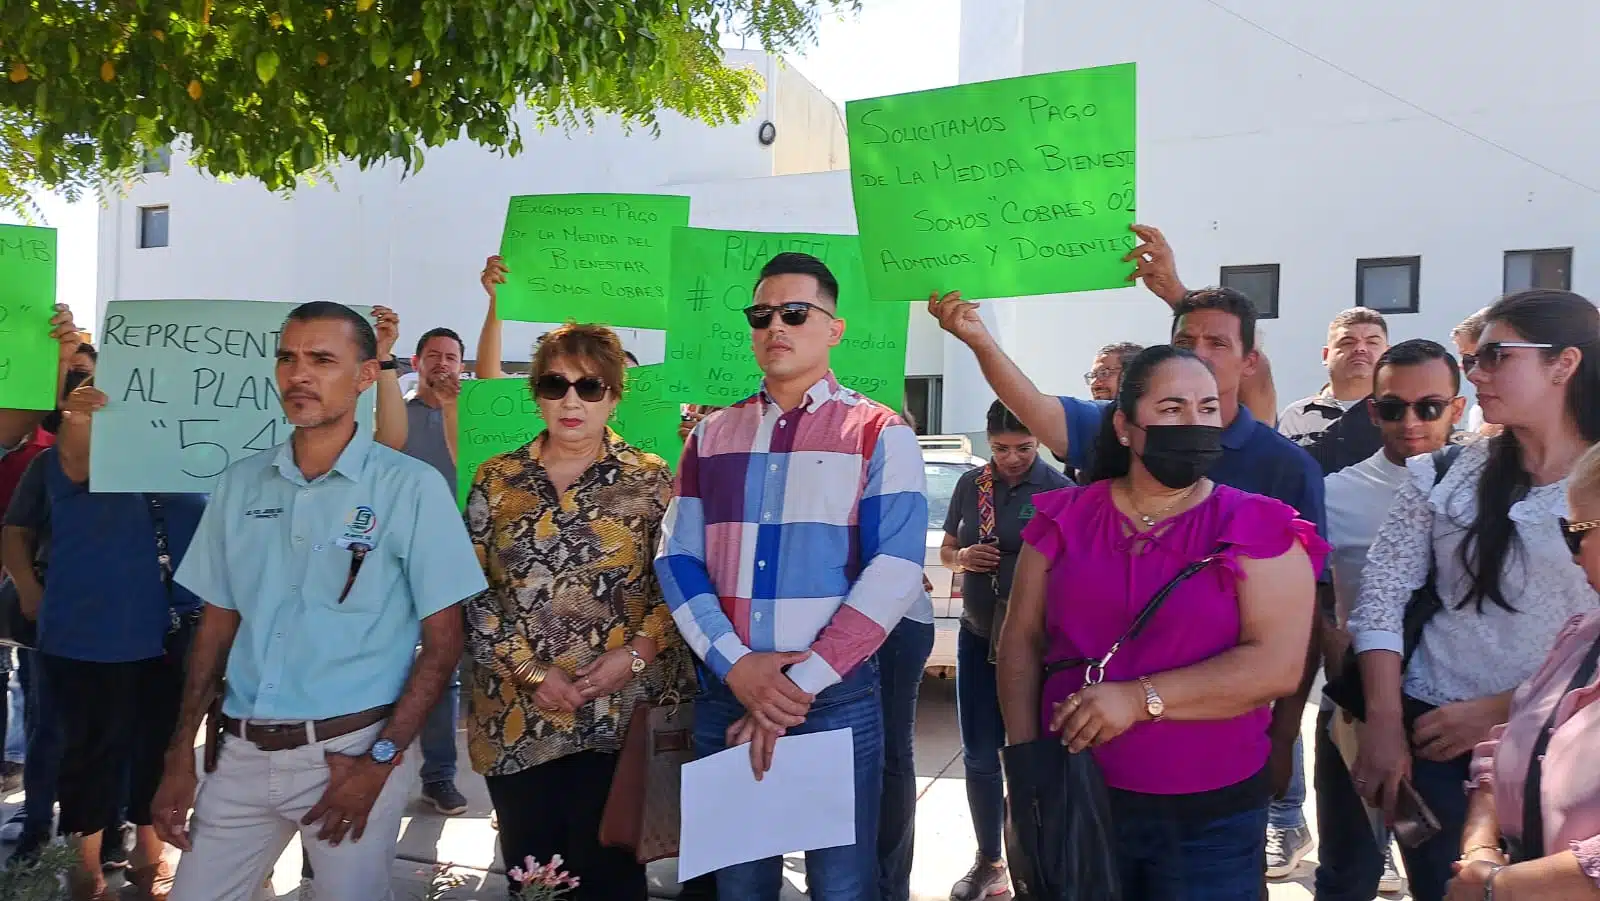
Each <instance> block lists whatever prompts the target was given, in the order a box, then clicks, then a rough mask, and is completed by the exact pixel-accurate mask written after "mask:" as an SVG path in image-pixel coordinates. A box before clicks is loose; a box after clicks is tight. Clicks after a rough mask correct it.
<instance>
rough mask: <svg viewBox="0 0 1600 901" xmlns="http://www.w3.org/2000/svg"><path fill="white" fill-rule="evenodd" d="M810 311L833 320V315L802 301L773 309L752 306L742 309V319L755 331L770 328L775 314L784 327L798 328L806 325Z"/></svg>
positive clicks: (795, 301) (758, 305)
mask: <svg viewBox="0 0 1600 901" xmlns="http://www.w3.org/2000/svg"><path fill="white" fill-rule="evenodd" d="M812 310H816V311H817V312H818V313H821V314H822V315H824V316H826V317H828V318H829V319H833V318H834V315H833V314H832V313H830V312H828V311H827V310H824V309H823V308H821V307H819V306H817V305H816V304H814V303H806V302H805V301H803V300H791V301H789V302H788V303H785V304H780V305H778V306H775V307H769V306H767V305H765V304H759V303H758V304H755V305H754V306H748V307H745V308H744V318H745V319H746V320H747V321H748V322H749V323H750V327H751V328H753V329H756V330H760V329H764V328H767V327H769V326H771V325H772V316H773V314H774V313H776V314H777V316H778V318H779V319H782V320H783V324H784V325H789V326H798V325H805V324H806V318H807V317H809V316H810V315H811V311H812Z"/></svg>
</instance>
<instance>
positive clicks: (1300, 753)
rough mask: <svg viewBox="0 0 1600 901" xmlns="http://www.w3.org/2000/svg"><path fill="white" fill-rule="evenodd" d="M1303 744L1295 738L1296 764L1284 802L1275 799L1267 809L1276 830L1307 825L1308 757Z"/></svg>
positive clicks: (1269, 821)
mask: <svg viewBox="0 0 1600 901" xmlns="http://www.w3.org/2000/svg"><path fill="white" fill-rule="evenodd" d="M1301 744H1302V743H1301V741H1300V739H1299V738H1298V737H1297V738H1295V740H1294V764H1293V765H1292V769H1291V770H1290V771H1289V788H1288V790H1287V791H1285V792H1284V793H1283V800H1282V801H1279V800H1278V799H1276V798H1274V799H1273V800H1272V803H1271V804H1270V805H1268V808H1267V822H1268V823H1269V824H1270V825H1271V826H1272V828H1274V829H1301V828H1304V827H1305V825H1306V809H1305V808H1306V756H1305V750H1304V749H1303V748H1302V746H1301Z"/></svg>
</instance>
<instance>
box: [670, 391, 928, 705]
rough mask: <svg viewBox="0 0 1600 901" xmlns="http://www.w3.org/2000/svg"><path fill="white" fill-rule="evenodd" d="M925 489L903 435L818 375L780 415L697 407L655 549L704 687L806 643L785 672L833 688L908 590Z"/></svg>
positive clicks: (769, 409)
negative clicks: (713, 678) (699, 412)
mask: <svg viewBox="0 0 1600 901" xmlns="http://www.w3.org/2000/svg"><path fill="white" fill-rule="evenodd" d="M924 489H925V479H924V475H923V470H922V452H921V449H920V448H919V447H918V445H917V438H916V434H915V433H914V432H912V431H911V429H910V428H909V427H907V426H906V424H905V423H904V422H902V421H901V420H900V417H899V416H897V415H895V413H894V412H893V411H892V410H890V409H889V408H887V407H885V406H883V405H881V404H878V403H876V402H874V401H871V400H868V399H867V398H865V397H863V396H861V395H860V394H857V393H856V392H854V391H851V390H850V389H848V388H841V387H840V386H839V383H838V382H837V381H835V380H834V378H833V375H832V374H831V373H830V374H828V375H827V376H826V377H824V378H823V379H822V381H820V382H818V383H817V384H816V385H813V386H812V388H811V390H810V391H808V392H806V396H805V400H804V401H803V402H802V403H801V404H800V406H798V407H796V408H795V409H793V410H789V411H787V412H785V411H784V410H782V409H780V408H779V407H778V406H777V404H776V403H774V402H773V401H772V400H771V398H769V397H768V396H767V395H766V393H765V391H763V392H761V393H758V394H756V395H755V396H753V397H749V398H746V399H745V400H742V401H740V402H739V403H737V404H734V405H733V406H731V407H728V408H727V409H724V410H721V411H718V412H716V413H714V414H712V415H711V416H709V417H707V418H706V419H705V420H704V421H702V422H701V423H700V425H699V426H697V427H696V428H695V430H694V433H693V434H692V435H690V437H689V441H688V444H687V445H686V446H685V448H684V451H683V463H682V465H681V466H680V467H679V469H678V481H677V489H676V492H675V496H674V497H673V499H672V502H671V504H670V506H669V507H668V508H667V515H666V519H665V521H664V522H663V524H662V534H661V547H660V550H659V552H658V553H657V555H656V562H655V566H656V573H657V575H658V576H659V577H660V581H661V589H662V594H663V595H664V596H665V597H666V600H667V605H668V607H669V608H671V610H672V616H673V619H674V621H675V622H676V623H677V625H678V631H679V632H680V633H682V635H683V638H684V640H685V641H686V642H687V643H688V644H689V646H690V647H691V648H693V649H694V652H695V653H696V654H697V655H698V656H699V657H700V659H701V660H703V661H705V663H706V665H707V666H708V667H710V668H711V670H712V672H714V673H715V674H716V675H717V676H718V678H723V679H726V678H727V675H728V671H729V670H730V669H732V668H733V665H734V664H735V663H737V662H738V661H739V659H740V658H741V657H743V656H744V655H746V654H748V653H750V652H752V651H801V650H807V649H810V650H811V651H813V652H814V653H813V654H812V656H811V657H810V658H808V659H807V660H806V661H805V662H803V663H799V664H796V665H795V666H792V667H790V668H789V671H788V672H789V678H790V679H791V680H793V681H794V683H795V684H796V685H798V686H799V687H800V688H801V689H803V690H805V691H807V692H811V693H816V692H819V691H821V690H822V689H824V688H827V687H828V686H830V685H833V684H834V683H836V682H838V681H839V680H840V679H841V678H842V677H843V676H844V675H846V674H848V673H849V672H850V671H851V670H853V669H855V667H856V666H857V665H858V664H860V663H861V662H862V661H863V660H865V659H866V658H867V657H869V656H871V655H872V654H873V652H875V651H876V650H877V649H878V646H879V645H880V644H882V643H883V640H884V637H885V636H887V635H888V632H889V630H890V629H892V628H894V626H895V624H896V623H898V622H899V621H900V618H901V617H902V616H904V615H905V614H906V612H907V610H909V609H910V607H911V605H912V603H913V602H914V601H916V600H917V598H918V596H919V595H920V594H921V593H922V563H923V554H924V553H925V551H924V548H925V542H926V540H927V530H928V499H927V496H926V495H925V494H924Z"/></svg>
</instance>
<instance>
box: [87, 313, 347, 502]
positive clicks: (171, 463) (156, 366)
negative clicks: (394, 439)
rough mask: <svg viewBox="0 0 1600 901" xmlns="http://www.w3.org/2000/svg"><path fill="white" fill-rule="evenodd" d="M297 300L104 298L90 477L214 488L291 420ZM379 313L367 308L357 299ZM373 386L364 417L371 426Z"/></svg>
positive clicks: (137, 487) (150, 486) (101, 485)
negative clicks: (290, 353) (281, 346)
mask: <svg viewBox="0 0 1600 901" xmlns="http://www.w3.org/2000/svg"><path fill="white" fill-rule="evenodd" d="M294 307H295V305H294V304H289V303H265V302H260V301H247V300H117V301H112V302H111V303H109V304H107V305H106V319H105V328H104V329H102V331H101V335H100V364H99V367H98V368H97V370H96V372H95V385H96V386H97V387H99V388H100V390H101V391H104V392H105V393H106V396H107V401H106V407H105V409H104V410H101V411H100V412H99V413H96V414H95V417H94V431H93V438H92V445H91V454H90V459H89V487H90V490H91V491H95V492H119V491H166V492H194V493H206V492H209V491H211V490H212V488H213V486H214V485H215V484H216V480H217V477H218V476H220V475H222V471H223V470H224V469H227V468H228V466H229V465H230V464H232V463H235V462H238V461H239V460H242V459H244V458H246V457H248V456H250V455H252V454H255V453H259V452H261V451H265V450H269V449H271V448H273V447H275V446H277V445H279V444H281V443H283V442H285V441H287V440H289V435H290V434H291V433H292V432H293V431H294V428H293V426H291V425H290V424H289V421H288V420H287V419H286V418H284V415H283V407H282V406H281V404H280V403H279V398H278V383H277V379H276V377H275V375H274V371H273V370H274V368H275V363H276V358H277V351H278V335H279V333H280V332H282V331H283V323H284V320H285V319H286V318H287V317H288V315H289V311H290V310H292V309H294ZM355 309H357V310H359V311H360V312H361V314H362V315H364V316H369V317H370V316H371V314H372V309H371V308H370V307H356V308H355ZM376 396H377V392H376V390H375V389H368V390H367V392H366V393H365V394H363V395H362V396H361V399H360V402H359V405H358V406H357V408H356V422H357V423H358V424H359V425H358V426H357V427H358V428H362V429H366V430H368V431H369V432H370V431H371V430H372V427H373V415H374V413H373V405H374V399H375V398H376Z"/></svg>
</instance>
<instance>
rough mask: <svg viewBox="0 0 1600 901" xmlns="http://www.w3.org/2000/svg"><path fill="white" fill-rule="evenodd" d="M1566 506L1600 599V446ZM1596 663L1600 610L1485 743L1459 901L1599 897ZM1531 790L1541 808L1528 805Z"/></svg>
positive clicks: (1477, 760)
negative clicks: (1526, 804)
mask: <svg viewBox="0 0 1600 901" xmlns="http://www.w3.org/2000/svg"><path fill="white" fill-rule="evenodd" d="M1590 402H1591V403H1595V402H1600V399H1596V398H1590ZM1567 507H1568V510H1569V512H1570V515H1571V516H1572V520H1571V521H1570V522H1567V521H1563V522H1562V530H1563V532H1564V533H1565V535H1566V538H1567V544H1568V545H1569V546H1570V547H1571V548H1572V555H1573V557H1574V559H1576V561H1577V562H1578V563H1579V564H1580V565H1582V566H1583V570H1584V573H1585V574H1586V575H1588V577H1589V584H1590V586H1592V587H1593V588H1594V589H1595V590H1597V591H1600V536H1596V535H1591V533H1592V532H1594V531H1596V530H1600V446H1597V447H1594V448H1591V449H1590V450H1589V452H1588V453H1586V454H1585V455H1584V456H1583V457H1582V458H1581V459H1580V460H1579V461H1578V463H1577V465H1576V466H1575V467H1574V469H1573V472H1572V478H1571V480H1570V482H1569V483H1568V487H1567ZM1597 656H1600V613H1588V614H1585V615H1583V616H1578V617H1575V618H1573V620H1572V621H1571V622H1569V623H1567V626H1566V628H1564V629H1562V630H1561V634H1560V636H1559V637H1557V638H1556V645H1555V649H1554V650H1552V651H1551V652H1550V656H1549V657H1546V658H1545V661H1544V665H1543V666H1541V667H1540V668H1539V671H1538V672H1536V673H1534V674H1533V677H1532V678H1530V679H1529V680H1528V681H1526V682H1524V683H1522V685H1521V686H1520V687H1518V688H1517V690H1516V693H1515V694H1514V695H1513V696H1512V698H1511V718H1510V720H1509V721H1507V722H1506V724H1505V725H1503V726H1497V727H1495V729H1494V732H1493V733H1492V734H1491V735H1490V738H1489V740H1488V741H1486V742H1484V743H1482V744H1480V745H1478V747H1477V750H1476V751H1475V752H1474V754H1473V759H1472V783H1471V784H1470V785H1469V786H1468V787H1467V788H1468V791H1469V792H1470V793H1471V800H1470V806H1469V808H1468V810H1467V824H1466V827H1465V829H1464V830H1463V831H1462V833H1461V849H1462V850H1461V860H1460V861H1458V862H1457V863H1456V878H1455V880H1454V881H1452V882H1451V883H1450V889H1449V891H1450V894H1449V901H1547V899H1548V901H1558V899H1559V901H1585V899H1600V704H1597V703H1595V702H1596V700H1597V699H1600V681H1597V679H1596V675H1595V672H1596V657H1597ZM1541 744H1543V745H1544V747H1543V748H1541V747H1539V745H1541ZM1535 762H1537V763H1538V766H1537V769H1536V770H1535V768H1534V767H1533V766H1532V764H1533V763H1535ZM1532 788H1537V797H1538V805H1537V808H1536V809H1535V810H1529V809H1528V808H1527V807H1526V806H1525V804H1524V802H1525V801H1526V800H1527V798H1528V797H1529V795H1530V789H1532ZM1530 814H1533V815H1532V816H1530Z"/></svg>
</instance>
